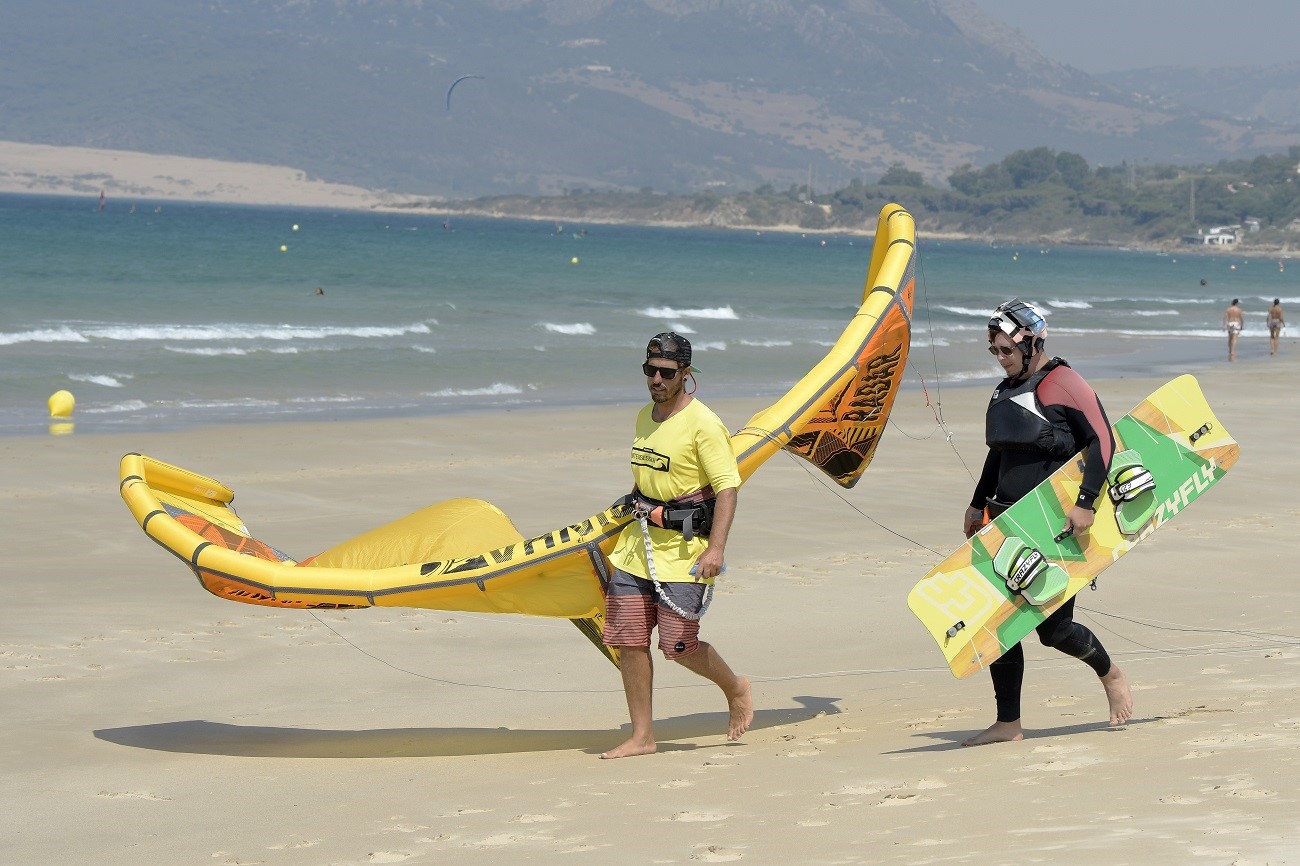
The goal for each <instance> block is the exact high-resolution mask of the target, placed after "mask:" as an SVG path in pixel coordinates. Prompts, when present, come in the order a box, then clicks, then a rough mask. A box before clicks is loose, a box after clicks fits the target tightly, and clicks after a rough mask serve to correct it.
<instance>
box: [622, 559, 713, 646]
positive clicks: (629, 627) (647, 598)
mask: <svg viewBox="0 0 1300 866" xmlns="http://www.w3.org/2000/svg"><path fill="white" fill-rule="evenodd" d="M660 586H662V587H663V591H664V592H666V593H668V596H669V598H671V599H672V600H673V604H675V605H677V606H678V607H680V608H681V609H682V610H685V611H692V612H693V611H697V610H699V609H700V605H701V604H703V602H704V590H705V588H706V585H705V584H703V583H676V582H669V583H661V584H660ZM656 626H658V628H659V649H660V651H662V652H663V654H664V658H666V659H678V658H681V657H683V656H688V655H690V654H691V653H693V652H695V651H696V650H697V649H699V647H700V621H699V620H691V619H686V618H685V617H683V616H682V615H681V614H679V613H677V612H676V611H674V610H673V609H672V608H670V607H668V606H667V605H666V604H664V603H663V601H662V600H661V599H660V598H659V596H658V594H657V593H656V592H655V585H654V581H652V580H646V579H645V578H643V577H637V576H636V575H633V574H628V573H627V572H626V571H620V570H619V569H617V568H616V569H614V576H613V577H612V578H611V579H610V581H609V586H608V587H606V589H605V630H604V633H603V634H602V636H601V640H603V641H604V642H605V645H606V646H617V647H646V648H649V646H650V632H651V631H652V630H653V629H654V628H655V627H656Z"/></svg>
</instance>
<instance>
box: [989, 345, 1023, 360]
mask: <svg viewBox="0 0 1300 866" xmlns="http://www.w3.org/2000/svg"><path fill="white" fill-rule="evenodd" d="M1019 351H1020V349H1019V348H1017V347H1016V346H989V354H990V355H993V356H995V357H999V358H1010V357H1011V356H1012V355H1013V354H1015V353H1016V352H1019Z"/></svg>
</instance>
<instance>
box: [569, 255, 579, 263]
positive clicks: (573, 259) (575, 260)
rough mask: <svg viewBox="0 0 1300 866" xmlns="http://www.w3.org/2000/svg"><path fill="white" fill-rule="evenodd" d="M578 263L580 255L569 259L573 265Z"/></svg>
mask: <svg viewBox="0 0 1300 866" xmlns="http://www.w3.org/2000/svg"><path fill="white" fill-rule="evenodd" d="M577 263H578V257H577V256H574V257H573V258H571V259H569V264H571V265H576V264H577Z"/></svg>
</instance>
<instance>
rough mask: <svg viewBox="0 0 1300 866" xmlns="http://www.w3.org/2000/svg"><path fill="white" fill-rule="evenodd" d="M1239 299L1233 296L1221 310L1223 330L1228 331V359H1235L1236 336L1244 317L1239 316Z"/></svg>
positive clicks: (1239, 331)
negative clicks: (1229, 302)
mask: <svg viewBox="0 0 1300 866" xmlns="http://www.w3.org/2000/svg"><path fill="white" fill-rule="evenodd" d="M1240 303H1241V299H1240V298H1233V299H1232V303H1231V304H1229V305H1228V309H1226V310H1224V311H1223V330H1225V331H1227V332H1228V360H1229V361H1235V360H1237V336H1238V335H1239V334H1240V333H1241V326H1242V324H1244V321H1245V320H1244V319H1243V318H1242V316H1241V306H1240Z"/></svg>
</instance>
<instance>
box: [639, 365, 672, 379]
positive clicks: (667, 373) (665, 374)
mask: <svg viewBox="0 0 1300 866" xmlns="http://www.w3.org/2000/svg"><path fill="white" fill-rule="evenodd" d="M641 372H642V373H645V377H646V378H647V379H653V378H654V377H655V373H658V374H659V376H660V378H662V379H663V380H664V381H665V382H671V381H672V380H673V379H676V378H677V374H678V373H679V372H681V371H680V370H679V369H678V368H677V367H656V366H655V365H654V364H642V365H641Z"/></svg>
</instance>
